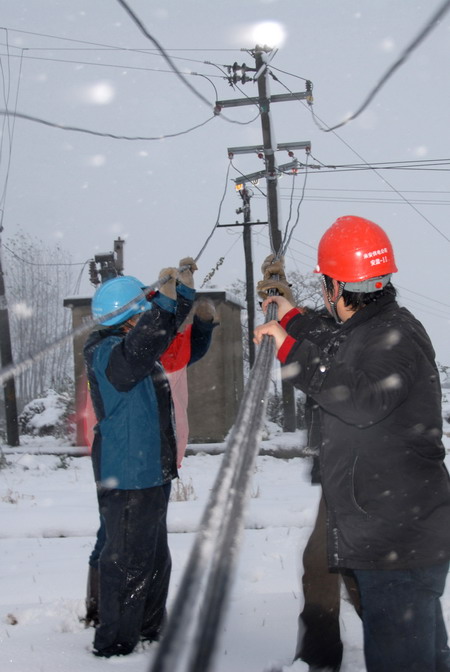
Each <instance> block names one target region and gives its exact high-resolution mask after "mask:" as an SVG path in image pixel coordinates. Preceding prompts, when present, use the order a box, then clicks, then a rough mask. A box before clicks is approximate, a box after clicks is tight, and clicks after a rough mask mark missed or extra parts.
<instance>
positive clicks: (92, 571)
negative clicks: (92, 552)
mask: <svg viewBox="0 0 450 672" xmlns="http://www.w3.org/2000/svg"><path fill="white" fill-rule="evenodd" d="M98 578H99V577H98V569H96V568H95V567H91V565H89V572H88V579H87V589H86V616H85V619H84V623H85V625H86V627H87V628H88V627H89V626H91V625H92V626H93V627H94V628H95V626H97V625H98V624H99V617H98V606H99V605H98V594H99V590H98Z"/></svg>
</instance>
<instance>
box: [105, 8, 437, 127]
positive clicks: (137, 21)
mask: <svg viewBox="0 0 450 672" xmlns="http://www.w3.org/2000/svg"><path fill="white" fill-rule="evenodd" d="M117 2H118V3H119V5H122V7H123V8H124V10H125V11H126V12H127V14H128V15H129V16H130V17H131V18H132V20H133V21H134V22H135V24H136V25H137V26H138V28H139V30H140V31H141V32H142V33H143V35H145V37H146V38H147V39H149V40H150V41H151V42H152V43H153V44H154V45H155V47H156V48H157V49H158V51H159V52H160V53H161V56H162V57H163V58H164V60H165V61H166V62H167V63H168V65H169V67H170V68H171V69H172V70H173V71H174V73H175V74H176V75H177V77H178V78H179V79H180V81H181V82H183V85H184V86H186V87H187V88H188V89H189V90H190V91H191V93H193V94H194V95H195V96H197V98H199V99H200V100H201V101H202V103H204V104H205V105H207V106H208V107H209V109H210V110H211V109H212V110H214V111H215V105H212V104H211V101H209V100H208V99H207V98H205V96H204V95H203V94H202V93H200V91H197V89H196V88H195V87H194V86H191V84H189V82H188V81H187V80H186V79H185V78H184V77H183V76H182V74H181V72H180V71H179V70H178V68H177V67H176V65H175V63H174V62H173V61H172V59H171V57H170V56H169V54H168V53H167V52H166V50H165V49H164V48H163V47H162V45H161V44H160V43H159V42H158V41H157V40H156V38H154V37H153V36H152V35H150V33H149V32H148V30H147V28H146V27H145V26H144V24H143V23H142V21H141V20H140V19H139V18H138V16H137V15H136V14H135V13H134V12H133V10H132V9H131V7H130V6H129V5H128V4H127V3H126V2H125V0H117ZM449 2H450V0H449ZM214 113H215V114H217V112H216V111H215V112H214Z"/></svg>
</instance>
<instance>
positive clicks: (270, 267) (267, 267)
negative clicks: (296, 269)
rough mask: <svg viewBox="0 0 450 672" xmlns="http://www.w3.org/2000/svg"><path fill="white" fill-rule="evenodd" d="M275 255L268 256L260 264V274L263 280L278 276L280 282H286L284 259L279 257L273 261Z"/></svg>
mask: <svg viewBox="0 0 450 672" xmlns="http://www.w3.org/2000/svg"><path fill="white" fill-rule="evenodd" d="M274 259H275V255H274V254H269V256H268V257H266V258H265V259H264V261H263V263H262V266H261V273H262V274H263V280H270V279H271V277H272V275H278V276H279V277H280V280H286V273H285V271H284V257H280V258H279V259H277V260H276V261H274Z"/></svg>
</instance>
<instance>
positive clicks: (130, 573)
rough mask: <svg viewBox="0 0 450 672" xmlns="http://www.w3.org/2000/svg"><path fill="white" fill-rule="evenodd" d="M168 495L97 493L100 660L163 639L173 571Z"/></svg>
mask: <svg viewBox="0 0 450 672" xmlns="http://www.w3.org/2000/svg"><path fill="white" fill-rule="evenodd" d="M166 491H167V488H164V487H155V488H146V489H144V490H107V489H100V490H99V492H98V501H99V508H100V517H101V521H102V525H101V528H103V530H102V531H101V534H100V539H101V538H102V535H103V532H104V543H103V546H102V548H101V549H100V555H99V559H98V570H99V588H100V590H99V620H100V623H99V625H98V627H97V629H96V631H95V638H94V653H96V654H97V655H101V656H106V657H109V656H111V655H118V654H127V653H130V652H131V651H132V650H133V649H134V647H135V646H136V644H137V642H138V641H139V640H140V639H149V640H153V639H157V638H158V636H159V632H160V629H161V626H162V622H163V619H164V614H165V605H166V600H167V593H168V589H169V580H170V572H171V559H170V552H169V547H168V543H167V527H166V514H167V500H168V494H166ZM97 550H98V549H97ZM90 563H91V560H90Z"/></svg>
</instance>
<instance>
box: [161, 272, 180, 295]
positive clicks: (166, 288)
mask: <svg viewBox="0 0 450 672" xmlns="http://www.w3.org/2000/svg"><path fill="white" fill-rule="evenodd" d="M177 276H178V268H163V269H161V271H160V272H159V281H160V282H163V283H164V284H162V285H161V286H160V288H159V291H160V293H161V294H164V295H165V296H167V297H168V298H169V299H173V300H174V301H176V300H177V285H176V283H177Z"/></svg>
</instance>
